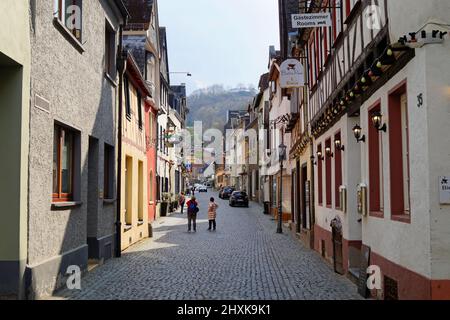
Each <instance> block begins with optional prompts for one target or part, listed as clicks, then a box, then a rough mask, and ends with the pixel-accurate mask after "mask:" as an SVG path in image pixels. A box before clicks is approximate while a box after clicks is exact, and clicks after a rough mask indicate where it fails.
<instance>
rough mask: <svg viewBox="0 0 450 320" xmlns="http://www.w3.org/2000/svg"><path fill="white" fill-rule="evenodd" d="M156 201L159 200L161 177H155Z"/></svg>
mask: <svg viewBox="0 0 450 320" xmlns="http://www.w3.org/2000/svg"><path fill="white" fill-rule="evenodd" d="M156 199H157V200H158V201H160V200H161V177H160V176H156Z"/></svg>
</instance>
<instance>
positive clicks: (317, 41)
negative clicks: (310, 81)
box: [315, 30, 321, 81]
mask: <svg viewBox="0 0 450 320" xmlns="http://www.w3.org/2000/svg"><path fill="white" fill-rule="evenodd" d="M315 35H316V37H315V45H316V81H317V79H318V78H319V74H320V55H321V51H320V48H319V43H320V42H319V32H318V30H316V31H315Z"/></svg>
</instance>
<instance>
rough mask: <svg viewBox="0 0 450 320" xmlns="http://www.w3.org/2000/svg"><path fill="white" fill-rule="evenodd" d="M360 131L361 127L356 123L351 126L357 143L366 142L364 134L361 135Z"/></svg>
mask: <svg viewBox="0 0 450 320" xmlns="http://www.w3.org/2000/svg"><path fill="white" fill-rule="evenodd" d="M361 132H362V129H361V127H360V126H359V125H358V124H357V125H356V126H354V127H353V134H354V135H355V138H356V141H357V142H358V143H359V142H361V141H362V142H366V136H365V135H363V136H362V137H361Z"/></svg>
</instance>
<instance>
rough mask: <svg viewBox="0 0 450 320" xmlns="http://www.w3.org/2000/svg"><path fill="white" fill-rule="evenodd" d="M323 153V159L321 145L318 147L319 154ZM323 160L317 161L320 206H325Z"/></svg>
mask: <svg viewBox="0 0 450 320" xmlns="http://www.w3.org/2000/svg"><path fill="white" fill-rule="evenodd" d="M319 152H321V153H322V157H323V152H322V144H319V145H318V146H317V153H319ZM322 163H323V160H322V159H317V180H319V181H318V183H317V186H318V192H319V194H318V197H317V199H318V202H319V206H322V205H323V172H322V170H323V164H322Z"/></svg>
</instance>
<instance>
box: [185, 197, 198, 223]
mask: <svg viewBox="0 0 450 320" xmlns="http://www.w3.org/2000/svg"><path fill="white" fill-rule="evenodd" d="M186 207H187V217H188V232H191V225H192V226H193V227H194V232H197V213H198V212H199V208H198V202H197V199H196V198H195V197H192V198H191V199H190V200H189V201H188V202H187V203H186Z"/></svg>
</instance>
